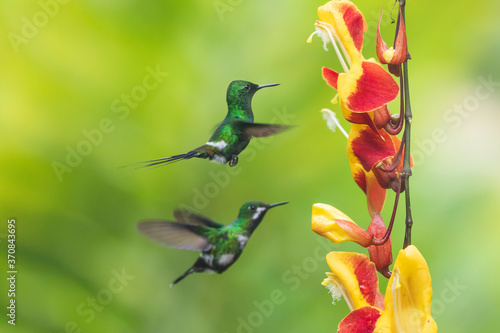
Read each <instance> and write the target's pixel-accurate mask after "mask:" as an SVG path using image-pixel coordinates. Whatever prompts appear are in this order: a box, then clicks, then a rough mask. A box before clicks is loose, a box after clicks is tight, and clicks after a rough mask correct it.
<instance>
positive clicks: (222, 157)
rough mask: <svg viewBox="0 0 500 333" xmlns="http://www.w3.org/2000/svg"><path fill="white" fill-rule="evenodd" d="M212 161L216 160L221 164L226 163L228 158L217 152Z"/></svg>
mask: <svg viewBox="0 0 500 333" xmlns="http://www.w3.org/2000/svg"><path fill="white" fill-rule="evenodd" d="M211 161H212V162H215V163H220V164H226V162H227V160H226V158H225V157H224V156H222V155H217V154H215V155H214V157H213V158H212V160H211Z"/></svg>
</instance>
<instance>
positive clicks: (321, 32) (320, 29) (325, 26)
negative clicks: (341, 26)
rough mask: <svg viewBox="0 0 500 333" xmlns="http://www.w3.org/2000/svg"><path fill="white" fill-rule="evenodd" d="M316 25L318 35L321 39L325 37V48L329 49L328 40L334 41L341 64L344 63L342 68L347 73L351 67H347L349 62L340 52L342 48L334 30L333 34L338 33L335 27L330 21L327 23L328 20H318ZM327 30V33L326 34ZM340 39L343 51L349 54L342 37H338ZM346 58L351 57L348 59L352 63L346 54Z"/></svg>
mask: <svg viewBox="0 0 500 333" xmlns="http://www.w3.org/2000/svg"><path fill="white" fill-rule="evenodd" d="M314 26H315V27H316V34H317V35H318V36H320V37H321V39H323V43H324V44H323V47H325V50H328V49H327V48H326V44H327V43H328V42H331V43H332V45H333V48H334V49H335V53H336V54H337V57H338V58H339V61H340V64H341V65H342V68H343V69H344V73H347V72H348V71H349V68H348V67H347V64H346V63H345V61H344V58H343V57H342V54H341V53H340V50H339V48H338V46H337V43H336V42H335V38H334V37H333V35H332V32H333V34H335V35H336V33H335V30H334V29H333V27H332V25H331V24H329V23H326V22H321V21H316V23H314ZM325 32H326V35H325ZM311 37H312V35H311ZM311 37H309V38H311ZM337 39H338V38H337ZM338 41H339V44H340V45H341V47H342V51H343V52H344V54H347V52H346V51H345V48H344V45H342V43H341V42H340V39H338ZM346 58H348V59H349V60H348V61H349V63H350V60H351V59H350V58H349V57H348V56H346Z"/></svg>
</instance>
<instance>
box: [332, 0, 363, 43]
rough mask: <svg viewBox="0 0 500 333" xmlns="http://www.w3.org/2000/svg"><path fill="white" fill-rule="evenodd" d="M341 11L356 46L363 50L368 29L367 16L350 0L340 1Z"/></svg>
mask: <svg viewBox="0 0 500 333" xmlns="http://www.w3.org/2000/svg"><path fill="white" fill-rule="evenodd" d="M338 7H339V11H340V12H341V13H343V15H342V16H343V18H344V23H345V25H346V26H347V30H348V31H349V34H350V35H351V38H352V41H353V42H354V46H355V47H356V48H357V49H358V51H359V52H361V48H362V47H363V34H364V32H365V31H366V29H367V25H366V22H365V18H364V17H363V14H362V13H361V11H360V10H359V9H358V8H357V7H356V6H354V5H353V4H352V3H350V2H344V3H339V6H338Z"/></svg>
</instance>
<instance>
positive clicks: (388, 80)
mask: <svg viewBox="0 0 500 333" xmlns="http://www.w3.org/2000/svg"><path fill="white" fill-rule="evenodd" d="M403 6H404V5H403ZM318 16H319V20H318V21H316V23H315V27H316V31H315V32H314V33H313V34H312V35H311V37H312V36H313V35H315V34H316V35H318V36H319V37H321V38H322V40H323V43H324V48H325V49H327V46H328V45H329V44H330V43H331V45H332V46H333V48H334V50H335V52H336V54H337V57H338V58H339V61H340V64H341V65H342V68H343V72H342V73H338V72H336V71H334V70H332V69H330V68H327V67H323V69H322V74H323V78H324V80H325V81H326V83H327V84H328V85H330V86H331V87H333V88H334V89H335V90H336V91H337V95H336V96H335V97H334V99H333V100H332V103H334V104H336V103H338V104H339V106H340V109H341V111H342V114H343V116H344V118H345V119H346V120H347V121H349V122H350V123H352V128H351V130H350V132H349V134H348V139H347V154H348V157H349V164H350V168H351V173H352V176H353V178H354V181H355V182H356V184H357V185H358V186H359V187H360V188H361V189H362V190H363V192H364V193H365V195H366V198H367V206H368V212H369V214H370V216H371V222H370V224H369V227H368V229H367V230H364V229H363V228H361V227H359V226H358V225H357V224H356V223H355V222H354V221H353V220H352V219H351V218H349V217H348V216H347V215H346V214H344V213H342V212H341V211H340V210H338V209H336V208H334V207H332V206H330V205H326V204H321V203H317V204H314V205H313V209H312V230H313V231H315V232H316V233H318V234H319V235H321V236H324V237H326V238H328V239H330V240H331V241H333V242H335V243H340V242H343V241H354V242H356V243H358V244H359V245H361V246H363V247H365V248H367V249H368V253H369V258H368V257H367V256H366V255H364V254H358V253H345V252H331V253H330V254H328V256H327V262H328V264H329V266H330V268H331V269H332V272H331V273H327V276H328V278H327V279H325V281H324V282H323V284H324V285H325V286H327V288H328V289H330V291H331V292H332V295H333V297H334V300H335V299H336V298H338V297H340V296H344V298H345V299H346V301H347V303H348V304H349V307H350V309H351V311H352V312H351V313H350V314H349V315H348V316H347V317H346V318H345V319H344V320H343V321H342V322H341V323H340V326H339V330H338V332H375V331H376V332H414V331H415V332H435V331H437V326H436V324H435V322H434V320H433V319H432V316H431V314H430V304H431V297H432V287H431V278H430V273H429V269H428V267H427V264H426V262H425V259H424V258H423V257H422V255H421V254H420V252H419V251H418V250H417V248H416V247H414V246H412V245H410V246H405V248H404V249H402V250H401V251H400V252H399V255H398V257H397V259H396V262H395V264H394V267H393V272H392V273H391V271H390V269H389V266H390V265H391V264H392V244H391V236H390V234H391V230H392V223H393V222H394V217H395V213H396V208H397V205H398V200H399V194H400V193H401V192H403V191H405V184H407V182H406V181H402V178H403V177H402V173H403V172H405V171H406V172H407V174H409V173H411V171H410V170H411V167H412V165H413V162H412V159H411V155H410V154H409V152H408V154H405V142H402V141H401V140H400V139H399V138H398V137H397V135H398V134H399V133H400V132H401V130H402V128H403V123H405V124H406V127H405V132H404V133H403V138H404V139H403V140H406V128H407V127H408V126H409V125H408V121H409V122H410V123H411V114H410V116H409V113H408V110H407V109H408V108H406V105H405V101H404V96H406V92H405V95H404V96H403V93H402V92H403V76H404V75H402V74H403V73H402V65H401V64H403V63H405V62H406V60H407V59H408V57H409V56H408V54H407V46H406V31H405V24H404V20H403V14H402V12H401V6H400V12H399V16H398V26H397V34H396V38H395V46H394V47H390V48H389V47H388V46H387V44H386V43H385V42H384V41H383V40H382V37H381V35H380V22H379V26H378V28H377V57H378V58H379V61H380V62H381V63H382V64H387V65H388V68H389V72H390V73H392V74H393V75H394V76H395V77H400V85H399V86H398V84H397V83H396V81H395V80H394V78H393V76H392V75H391V74H390V73H389V72H387V71H386V70H385V69H384V68H383V67H382V65H381V64H379V63H378V62H377V61H376V60H375V59H365V58H364V57H363V54H362V47H363V37H364V33H365V32H366V30H367V24H366V21H365V18H364V16H363V14H362V13H361V11H360V10H359V9H358V8H357V7H356V6H355V5H354V4H353V3H352V2H350V1H348V0H333V1H330V2H328V3H326V4H325V5H323V6H321V7H319V9H318ZM381 18H382V15H381ZM311 37H310V38H309V40H308V42H310V41H311ZM406 78H407V77H406ZM400 92H401V96H400V100H401V110H400V112H399V114H396V115H391V113H390V111H389V108H388V103H389V102H391V101H393V100H395V99H396V98H397V97H398V95H400ZM323 112H324V113H325V119H327V124H328V125H329V126H331V124H334V123H336V124H338V121H337V120H336V118H335V114H334V113H333V112H331V111H330V110H327V109H324V110H323ZM408 132H409V131H408ZM408 135H409V134H408ZM403 156H404V158H403ZM407 176H409V175H407ZM406 180H407V179H406ZM387 189H392V190H393V191H394V192H396V199H395V206H394V211H393V215H392V218H391V223H390V224H389V228H386V226H385V224H384V222H383V220H382V217H381V215H380V214H381V212H382V208H383V206H384V203H385V200H386V191H387ZM408 200H409V199H408ZM410 228H411V226H410ZM410 230H411V229H410ZM405 244H406V237H405ZM377 271H379V272H380V273H381V274H382V275H383V276H385V277H387V278H389V283H388V286H387V291H386V294H385V297H384V295H382V294H381V293H380V292H379V290H378V277H377Z"/></svg>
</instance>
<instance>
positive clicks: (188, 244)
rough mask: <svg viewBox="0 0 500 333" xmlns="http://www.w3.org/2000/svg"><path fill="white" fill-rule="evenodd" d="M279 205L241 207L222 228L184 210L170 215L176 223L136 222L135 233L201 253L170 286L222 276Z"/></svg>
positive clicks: (259, 203) (261, 203)
mask: <svg viewBox="0 0 500 333" xmlns="http://www.w3.org/2000/svg"><path fill="white" fill-rule="evenodd" d="M287 203H288V202H279V203H275V204H270V205H267V204H265V203H263V202H260V201H249V202H246V203H245V204H243V206H241V208H240V211H239V214H238V217H237V218H236V220H234V222H232V223H230V224H228V225H224V224H220V223H217V222H214V221H212V220H211V219H209V218H207V217H204V216H201V215H199V214H196V213H194V212H191V211H189V210H185V209H177V210H175V211H174V218H175V219H176V220H177V222H170V221H163V220H148V221H143V222H139V224H138V225H137V230H138V231H139V232H140V233H142V234H144V235H146V236H147V237H149V238H151V239H153V240H155V241H157V242H159V243H162V244H163V245H166V246H169V247H172V248H176V249H183V250H193V251H202V252H201V253H200V256H199V257H198V259H197V260H196V262H195V263H194V264H193V265H192V266H191V267H190V268H189V269H188V270H187V271H186V272H185V273H184V274H182V275H181V276H180V277H178V278H177V279H176V280H175V281H174V282H172V284H171V285H170V286H173V285H174V284H176V283H178V282H179V281H181V280H182V279H184V278H185V277H186V276H188V275H189V274H191V273H195V272H197V273H202V272H206V273H214V272H217V273H219V274H220V273H222V272H224V271H225V270H226V269H228V268H229V266H231V265H232V264H233V263H234V262H235V261H236V260H237V259H238V258H239V257H240V255H241V253H242V251H243V249H244V248H245V246H246V245H247V242H248V239H249V238H250V236H251V235H252V233H253V232H254V230H255V228H257V227H258V226H259V224H260V222H261V221H262V219H263V218H264V215H265V214H266V212H267V211H268V210H269V209H271V208H273V207H276V206H280V205H284V204H287Z"/></svg>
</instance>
